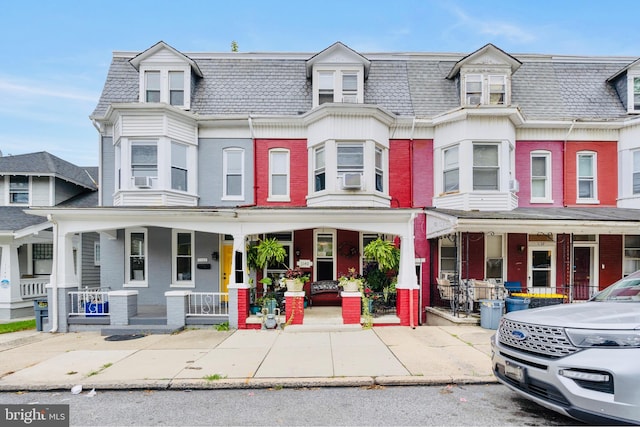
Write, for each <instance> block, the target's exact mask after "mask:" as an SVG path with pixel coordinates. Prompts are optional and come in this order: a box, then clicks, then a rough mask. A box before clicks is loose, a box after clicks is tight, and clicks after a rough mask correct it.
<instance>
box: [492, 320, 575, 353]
mask: <svg viewBox="0 0 640 427" xmlns="http://www.w3.org/2000/svg"><path fill="white" fill-rule="evenodd" d="M514 332H516V333H515V334H514ZM516 336H520V337H524V339H517V338H516ZM499 337H500V343H501V344H503V345H505V346H508V347H511V348H514V349H518V350H521V351H524V352H527V353H531V354H535V355H538V356H542V357H548V358H551V359H557V358H560V357H564V356H567V355H569V354H573V353H575V352H577V351H579V350H580V349H579V348H577V347H575V346H574V345H573V344H571V341H569V338H567V335H566V334H565V333H564V329H563V328H559V327H553V326H541V325H531V324H529V323H521V322H514V321H512V320H507V319H504V320H503V321H502V324H501V325H500V330H499Z"/></svg>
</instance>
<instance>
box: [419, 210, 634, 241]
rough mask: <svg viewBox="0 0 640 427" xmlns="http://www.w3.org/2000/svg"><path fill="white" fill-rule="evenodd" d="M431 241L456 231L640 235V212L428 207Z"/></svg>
mask: <svg viewBox="0 0 640 427" xmlns="http://www.w3.org/2000/svg"><path fill="white" fill-rule="evenodd" d="M425 213H426V215H427V221H426V222H427V238H429V239H431V238H436V237H439V236H443V235H446V234H450V233H455V232H495V233H529V234H532V233H533V234H536V233H545V234H546V233H568V234H640V210H638V209H621V208H615V207H584V208H582V207H550V208H516V209H514V210H512V211H458V210H450V209H438V208H427V209H425Z"/></svg>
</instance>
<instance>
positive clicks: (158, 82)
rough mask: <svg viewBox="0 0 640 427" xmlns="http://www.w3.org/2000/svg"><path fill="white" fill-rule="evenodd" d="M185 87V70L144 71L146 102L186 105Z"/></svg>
mask: <svg viewBox="0 0 640 427" xmlns="http://www.w3.org/2000/svg"><path fill="white" fill-rule="evenodd" d="M185 87H186V83H185V72H184V71H171V70H147V71H144V102H165V103H167V104H171V105H174V106H176V107H185V90H184V88H185Z"/></svg>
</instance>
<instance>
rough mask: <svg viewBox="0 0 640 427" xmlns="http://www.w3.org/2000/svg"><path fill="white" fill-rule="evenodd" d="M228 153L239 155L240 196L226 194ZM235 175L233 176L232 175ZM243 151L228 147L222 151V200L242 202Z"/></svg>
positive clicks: (243, 184) (243, 178) (243, 182)
mask: <svg viewBox="0 0 640 427" xmlns="http://www.w3.org/2000/svg"><path fill="white" fill-rule="evenodd" d="M229 153H240V174H239V175H240V194H239V195H238V194H228V193H227V188H228V186H227V179H228V176H229V175H230V173H229V161H228V156H229ZM234 175H235V174H234ZM245 176H246V174H245V150H244V149H243V148H237V147H229V148H225V149H224V150H223V151H222V200H244V186H245Z"/></svg>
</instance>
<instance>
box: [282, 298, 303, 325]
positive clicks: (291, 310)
mask: <svg viewBox="0 0 640 427" xmlns="http://www.w3.org/2000/svg"><path fill="white" fill-rule="evenodd" d="M284 301H285V322H286V323H287V324H289V325H302V323H304V292H289V291H287V292H285V293H284ZM292 316H293V317H292Z"/></svg>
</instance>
